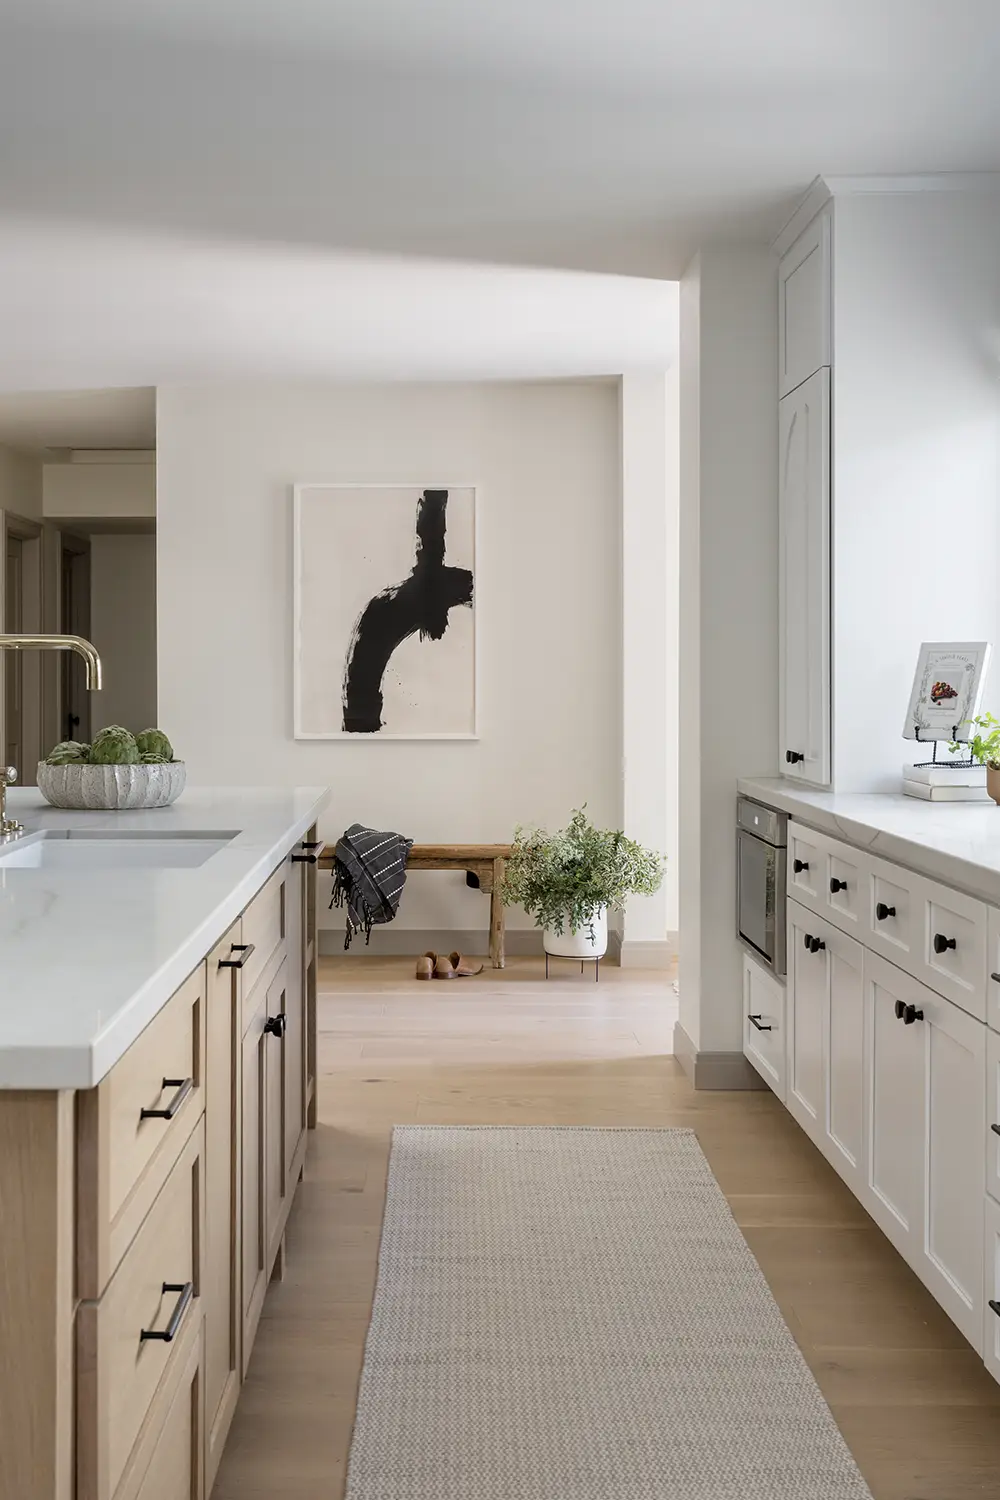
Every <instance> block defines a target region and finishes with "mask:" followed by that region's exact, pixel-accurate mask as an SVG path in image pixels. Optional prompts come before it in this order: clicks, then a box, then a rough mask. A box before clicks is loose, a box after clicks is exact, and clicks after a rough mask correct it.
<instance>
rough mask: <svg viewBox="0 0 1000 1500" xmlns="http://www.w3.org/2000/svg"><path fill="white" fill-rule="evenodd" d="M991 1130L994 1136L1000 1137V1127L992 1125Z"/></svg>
mask: <svg viewBox="0 0 1000 1500" xmlns="http://www.w3.org/2000/svg"><path fill="white" fill-rule="evenodd" d="M990 1129H991V1130H992V1132H993V1134H994V1135H1000V1125H991V1126H990Z"/></svg>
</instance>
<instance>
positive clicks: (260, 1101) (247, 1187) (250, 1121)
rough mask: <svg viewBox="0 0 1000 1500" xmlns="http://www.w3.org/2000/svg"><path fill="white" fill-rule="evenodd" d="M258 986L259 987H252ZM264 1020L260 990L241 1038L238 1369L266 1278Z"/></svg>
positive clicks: (247, 1354) (246, 1354) (246, 1359)
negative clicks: (240, 1349) (240, 1319)
mask: <svg viewBox="0 0 1000 1500" xmlns="http://www.w3.org/2000/svg"><path fill="white" fill-rule="evenodd" d="M258 989H260V986H258ZM266 1020H267V1005H266V994H265V993H263V992H262V993H261V994H260V1003H259V1005H258V1008H257V1010H256V1011H255V1012H254V1014H253V1016H252V1017H251V1019H250V1025H249V1026H248V1027H247V1030H246V1034H245V1035H244V1037H243V1042H242V1059H243V1068H242V1071H243V1079H242V1111H241V1117H242V1133H243V1164H242V1165H243V1170H242V1180H241V1190H242V1197H243V1204H242V1213H241V1216H240V1225H241V1250H242V1253H241V1274H242V1282H243V1292H242V1305H243V1373H244V1375H245V1374H246V1370H247V1365H248V1364H249V1361H250V1350H251V1349H252V1347H253V1341H254V1335H255V1334H256V1332H257V1324H258V1322H259V1321H260V1312H261V1308H262V1307H263V1305H264V1292H265V1291H266V1289H267V1281H266V1277H265V1272H264V1259H265V1254H266V1251H267V1241H266V1221H265V1195H264V1161H265V1156H264V1153H265V1146H266V1137H265V1122H266V1097H267V1096H266V1088H267V1044H268V1042H269V1040H270V1038H269V1037H268V1036H267V1035H266V1034H265V1032H264V1022H265V1021H266Z"/></svg>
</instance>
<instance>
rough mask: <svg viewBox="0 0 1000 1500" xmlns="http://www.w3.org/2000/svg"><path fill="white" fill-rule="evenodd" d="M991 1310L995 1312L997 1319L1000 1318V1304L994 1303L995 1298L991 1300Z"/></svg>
mask: <svg viewBox="0 0 1000 1500" xmlns="http://www.w3.org/2000/svg"><path fill="white" fill-rule="evenodd" d="M989 1308H990V1311H991V1312H995V1313H996V1315H997V1317H998V1318H1000V1302H994V1300H993V1298H992V1297H991V1298H990V1300H989Z"/></svg>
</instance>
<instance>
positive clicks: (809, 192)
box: [771, 177, 833, 256]
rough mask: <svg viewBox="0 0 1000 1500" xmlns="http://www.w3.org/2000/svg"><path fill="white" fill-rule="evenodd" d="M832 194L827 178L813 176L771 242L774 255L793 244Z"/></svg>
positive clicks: (779, 253)
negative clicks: (803, 194)
mask: <svg viewBox="0 0 1000 1500" xmlns="http://www.w3.org/2000/svg"><path fill="white" fill-rule="evenodd" d="M832 196H833V194H832V193H831V191H830V188H829V185H828V181H827V179H826V178H825V177H814V178H813V180H812V182H811V183H810V184H809V186H808V188H807V189H806V193H805V196H804V197H803V198H802V199H800V201H799V202H798V204H797V205H796V207H795V208H794V209H793V211H792V213H791V216H790V217H789V218H788V219H786V220H785V222H784V224H783V225H782V226H781V228H780V229H779V231H778V233H777V234H776V235H775V237H774V239H773V240H772V242H771V249H772V250H773V251H774V252H775V254H776V255H779V256H780V255H784V253H785V251H786V250H787V249H788V248H789V246H790V245H794V243H795V241H796V240H797V239H798V237H799V235H800V234H801V233H802V231H803V229H805V227H806V225H807V224H811V223H812V221H813V219H815V217H816V215H817V214H818V213H819V212H820V210H821V209H822V208H823V207H824V206H825V205H826V204H827V203H829V201H830V199H831V198H832Z"/></svg>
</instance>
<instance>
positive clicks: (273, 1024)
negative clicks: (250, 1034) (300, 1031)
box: [264, 1011, 285, 1036]
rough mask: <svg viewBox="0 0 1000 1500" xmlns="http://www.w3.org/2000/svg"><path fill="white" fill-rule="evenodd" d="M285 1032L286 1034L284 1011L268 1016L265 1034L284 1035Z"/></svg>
mask: <svg viewBox="0 0 1000 1500" xmlns="http://www.w3.org/2000/svg"><path fill="white" fill-rule="evenodd" d="M284 1034H285V1013H284V1011H279V1012H278V1014H277V1015H276V1016H268V1018H267V1020H266V1021H265V1022H264V1035H265V1036H284Z"/></svg>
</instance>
